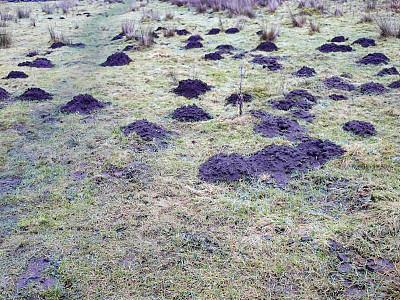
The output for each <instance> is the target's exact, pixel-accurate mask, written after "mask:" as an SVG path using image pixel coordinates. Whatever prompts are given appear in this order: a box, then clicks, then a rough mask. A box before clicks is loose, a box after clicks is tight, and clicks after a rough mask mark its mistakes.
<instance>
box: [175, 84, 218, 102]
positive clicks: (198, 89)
mask: <svg viewBox="0 0 400 300" xmlns="http://www.w3.org/2000/svg"><path fill="white" fill-rule="evenodd" d="M210 90H211V86H208V85H207V84H206V83H204V82H202V81H201V80H197V79H194V80H192V79H186V80H182V81H179V85H178V87H177V88H175V89H173V92H174V93H175V94H177V95H180V96H183V97H186V98H188V99H191V98H197V97H198V96H200V95H202V94H204V93H206V92H207V91H210Z"/></svg>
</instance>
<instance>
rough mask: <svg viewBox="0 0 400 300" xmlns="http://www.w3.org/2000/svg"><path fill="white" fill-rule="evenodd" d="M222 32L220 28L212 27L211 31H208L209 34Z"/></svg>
mask: <svg viewBox="0 0 400 300" xmlns="http://www.w3.org/2000/svg"><path fill="white" fill-rule="evenodd" d="M220 32H221V29H219V28H211V29H210V31H209V32H208V33H207V34H208V35H215V34H218V33H220Z"/></svg>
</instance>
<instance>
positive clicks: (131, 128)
mask: <svg viewBox="0 0 400 300" xmlns="http://www.w3.org/2000/svg"><path fill="white" fill-rule="evenodd" d="M122 130H123V132H124V134H125V135H129V134H130V133H132V132H135V133H136V134H137V135H139V136H140V137H141V138H142V139H143V140H144V141H151V140H153V139H159V140H160V139H164V138H166V137H168V136H169V135H171V134H172V133H173V132H171V131H168V130H166V129H165V128H164V127H162V126H160V125H157V124H154V123H150V122H149V121H147V120H146V119H143V120H139V121H136V122H134V123H131V124H129V125H128V126H126V127H123V128H122Z"/></svg>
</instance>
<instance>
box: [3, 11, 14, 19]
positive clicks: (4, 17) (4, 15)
mask: <svg viewBox="0 0 400 300" xmlns="http://www.w3.org/2000/svg"><path fill="white" fill-rule="evenodd" d="M0 19H1V20H2V21H12V20H13V19H14V16H13V15H12V14H11V13H10V12H6V11H0Z"/></svg>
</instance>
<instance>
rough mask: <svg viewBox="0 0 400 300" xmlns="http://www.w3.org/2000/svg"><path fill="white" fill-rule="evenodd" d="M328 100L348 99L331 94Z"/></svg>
mask: <svg viewBox="0 0 400 300" xmlns="http://www.w3.org/2000/svg"><path fill="white" fill-rule="evenodd" d="M329 99H331V100H335V101H339V100H347V99H348V98H347V97H346V96H345V95H339V94H332V95H329Z"/></svg>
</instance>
